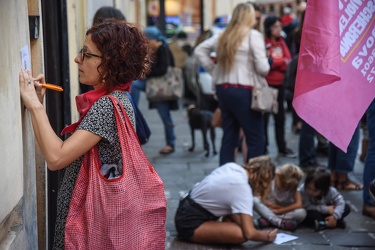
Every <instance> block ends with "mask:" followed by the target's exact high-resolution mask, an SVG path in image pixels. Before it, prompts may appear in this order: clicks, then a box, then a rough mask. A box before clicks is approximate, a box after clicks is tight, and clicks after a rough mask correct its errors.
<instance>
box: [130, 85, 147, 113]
mask: <svg viewBox="0 0 375 250" xmlns="http://www.w3.org/2000/svg"><path fill="white" fill-rule="evenodd" d="M141 91H146V80H145V79H138V80H134V81H133V82H132V85H131V87H130V95H131V96H132V99H133V102H134V104H135V105H137V106H138V104H139V97H140V95H141Z"/></svg>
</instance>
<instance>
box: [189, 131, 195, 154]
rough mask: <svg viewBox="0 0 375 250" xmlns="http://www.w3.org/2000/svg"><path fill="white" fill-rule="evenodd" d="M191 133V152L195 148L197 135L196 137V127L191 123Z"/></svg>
mask: <svg viewBox="0 0 375 250" xmlns="http://www.w3.org/2000/svg"><path fill="white" fill-rule="evenodd" d="M190 133H191V147H190V148H189V152H193V151H194V148H195V137H194V129H193V127H192V126H191V125H190Z"/></svg>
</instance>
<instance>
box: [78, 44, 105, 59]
mask: <svg viewBox="0 0 375 250" xmlns="http://www.w3.org/2000/svg"><path fill="white" fill-rule="evenodd" d="M79 53H80V54H81V60H82V61H83V60H85V57H87V58H90V57H92V56H94V57H98V58H103V57H102V56H99V55H96V54H92V53H89V52H85V51H83V47H82V49H81V50H80V51H79Z"/></svg>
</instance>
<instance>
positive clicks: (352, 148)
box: [328, 126, 359, 173]
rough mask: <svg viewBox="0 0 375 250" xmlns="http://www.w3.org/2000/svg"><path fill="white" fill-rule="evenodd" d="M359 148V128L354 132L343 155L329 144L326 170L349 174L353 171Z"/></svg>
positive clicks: (342, 152)
mask: <svg viewBox="0 0 375 250" xmlns="http://www.w3.org/2000/svg"><path fill="white" fill-rule="evenodd" d="M358 146H359V126H357V128H356V129H355V131H354V134H353V137H352V140H351V141H350V143H349V145H348V150H347V152H346V153H345V152H344V151H342V150H341V149H339V148H338V147H336V146H335V145H334V144H332V143H329V149H328V168H329V169H331V171H335V172H337V173H350V172H352V171H353V168H354V164H355V159H356V157H357V152H358Z"/></svg>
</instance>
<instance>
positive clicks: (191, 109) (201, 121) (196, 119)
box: [187, 104, 217, 157]
mask: <svg viewBox="0 0 375 250" xmlns="http://www.w3.org/2000/svg"><path fill="white" fill-rule="evenodd" d="M187 112H188V117H189V126H190V132H191V142H192V143H191V147H190V148H189V151H190V152H192V151H194V148H195V136H194V130H196V129H200V130H201V131H202V137H203V145H204V150H205V151H206V154H205V156H206V157H208V156H209V155H210V146H209V144H208V141H207V131H208V130H210V137H211V143H212V149H213V155H216V154H217V152H216V147H215V128H214V127H212V125H211V121H212V112H210V111H207V110H200V109H199V108H197V107H195V105H194V104H192V105H189V106H188V107H187Z"/></svg>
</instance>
